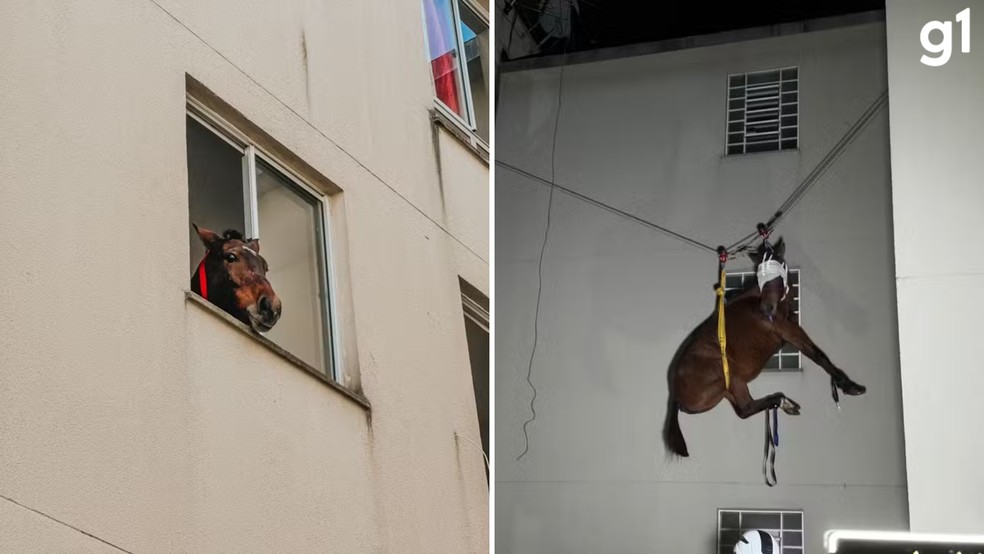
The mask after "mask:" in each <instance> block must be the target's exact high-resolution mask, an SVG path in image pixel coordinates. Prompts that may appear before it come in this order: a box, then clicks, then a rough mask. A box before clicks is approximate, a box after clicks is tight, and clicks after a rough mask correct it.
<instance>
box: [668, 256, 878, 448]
mask: <svg viewBox="0 0 984 554" xmlns="http://www.w3.org/2000/svg"><path fill="white" fill-rule="evenodd" d="M722 250H723V249H722ZM785 250H786V248H785V243H784V242H783V240H782V238H780V239H779V240H778V241H777V242H776V243H775V245H770V244H769V241H768V237H767V236H766V237H765V238H764V240H763V241H762V244H761V245H760V246H759V247H758V248H757V249H756V250H754V251H752V252H750V253H749V257H751V258H752V261H753V262H754V263H755V273H756V276H757V277H758V279H757V281H758V286H751V287H749V288H747V289H745V290H744V291H742V292H740V293H739V294H738V295H737V296H735V297H734V298H732V299H730V300H728V302H727V304H725V305H724V306H725V307H724V310H725V311H724V315H725V318H724V326H723V327H724V328H723V329H722V331H724V333H723V334H722V336H721V338H724V337H727V339H726V341H719V332H718V322H719V320H718V310H719V309H720V308H717V309H715V311H714V313H713V314H712V315H711V316H710V317H708V318H707V319H706V320H704V321H703V322H702V323H700V324H699V325H698V326H697V327H696V328H695V329H694V330H693V331H692V332H691V333H690V335H689V336H688V337H687V338H686V339H685V340H684V342H683V344H682V345H681V346H680V348H679V350H678V351H677V353H676V355H675V356H674V358H673V361H672V362H671V363H670V367H669V371H668V382H669V398H668V401H667V410H666V419H665V422H664V424H663V442H664V444H665V445H666V448H667V449H668V450H669V451H670V452H673V453H674V454H677V455H679V456H689V455H690V454H689V452H688V451H687V443H686V441H685V440H684V438H683V433H682V432H681V430H680V422H679V412H681V411H682V412H684V413H687V414H699V413H702V412H706V411H708V410H710V409H712V408H714V407H715V406H717V405H718V403H720V402H721V400H722V399H727V400H728V402H730V403H731V405H732V407H733V408H734V410H735V414H737V415H738V417H740V418H742V419H746V418H749V417H751V416H753V415H755V414H758V413H760V412H762V411H763V410H775V409H777V408H778V409H782V410H783V411H784V412H785V413H787V414H790V415H799V410H800V406H799V404H797V403H796V402H795V401H793V400H792V399H791V398H789V397H787V396H786V395H785V394H783V393H782V392H774V393H772V394H769V395H767V396H764V397H762V398H752V395H751V393H750V392H749V391H748V383H750V382H751V381H752V380H754V379H755V378H756V377H758V376H759V374H760V373H761V372H762V369H763V368H764V367H765V364H766V362H768V360H769V358H770V357H772V356H773V355H774V354H775V353H776V352H778V351H779V349H780V348H781V347H782V346H783V345H785V344H790V345H792V346H793V347H794V348H796V349H797V350H799V351H800V352H802V353H803V354H804V355H806V357H808V358H809V359H811V360H813V361H814V362H816V363H817V364H818V365H819V366H820V367H822V368H823V369H824V370H825V371H826V372H827V373H828V374H830V377H831V391H832V393H833V394H834V399H835V401H836V400H837V389H840V390H841V391H843V392H844V393H845V394H848V395H852V396H855V395H860V394H864V393H865V390H866V389H865V387H864V386H862V385H859V384H858V383H856V382H854V381H853V380H852V379H851V378H850V377H848V376H847V374H846V373H844V371H843V370H841V369H840V368H838V367H837V366H835V365H834V363H833V362H831V361H830V358H828V357H827V355H826V354H824V352H823V350H821V349H820V348H819V347H818V346H817V345H816V344H814V342H813V341H812V340H811V339H810V337H809V336H808V335H807V334H806V332H805V331H804V330H803V329H802V328H801V327H800V326H799V324H797V323H796V322H795V321H794V320H793V319H792V316H793V307H792V305H791V304H792V303H791V300H790V298H789V296H788V292H789V285H788V281H787V274H788V269H787V266H786V261H785V258H784V255H785ZM724 260H725V258H723V257H722V259H721V266H720V268H721V271H722V276H723V268H724V265H723V264H724ZM719 286H720V287H723V286H724V283H723V282H722V283H720V285H719ZM719 294H723V290H720V291H719ZM721 305H722V304H719V306H721ZM721 342H724V343H725V344H726V347H722V346H721ZM723 348H726V351H727V366H725V365H724V361H723V359H722V349H723Z"/></svg>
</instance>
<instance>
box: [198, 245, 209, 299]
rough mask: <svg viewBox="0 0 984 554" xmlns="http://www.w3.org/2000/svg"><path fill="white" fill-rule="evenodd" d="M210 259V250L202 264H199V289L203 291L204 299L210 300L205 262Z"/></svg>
mask: <svg viewBox="0 0 984 554" xmlns="http://www.w3.org/2000/svg"><path fill="white" fill-rule="evenodd" d="M207 258H208V250H206V251H205V256H204V257H203V258H202V261H201V263H200V264H198V288H200V289H201V291H202V298H204V299H205V300H208V278H207V277H206V276H205V260H206V259H207Z"/></svg>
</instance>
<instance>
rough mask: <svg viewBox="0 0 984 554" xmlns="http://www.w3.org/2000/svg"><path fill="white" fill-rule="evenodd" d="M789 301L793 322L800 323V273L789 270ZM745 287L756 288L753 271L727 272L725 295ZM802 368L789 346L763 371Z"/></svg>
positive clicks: (775, 356) (766, 365) (797, 354)
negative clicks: (791, 307)
mask: <svg viewBox="0 0 984 554" xmlns="http://www.w3.org/2000/svg"><path fill="white" fill-rule="evenodd" d="M787 276H788V277H789V300H790V302H792V304H793V321H795V322H796V323H799V322H800V271H799V269H793V268H790V269H789V273H788V275H787ZM746 286H756V287H757V286H758V283H757V282H756V278H755V272H754V271H734V272H729V273H728V275H727V278H726V279H725V282H724V292H725V294H727V293H729V292H731V291H742V290H745V287H746ZM802 368H803V364H802V359H801V357H800V352H799V350H796V349H795V348H793V347H792V346H791V345H789V344H784V345H782V348H780V349H779V352H777V353H776V354H775V355H773V356H772V357H771V358H769V361H768V362H766V364H765V371H800V370H802Z"/></svg>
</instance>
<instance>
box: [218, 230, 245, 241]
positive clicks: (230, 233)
mask: <svg viewBox="0 0 984 554" xmlns="http://www.w3.org/2000/svg"><path fill="white" fill-rule="evenodd" d="M222 238H224V239H225V240H233V239H235V240H241V241H243V242H245V241H246V239H245V238H243V234H242V233H240V232H239V231H237V230H235V229H226V230H225V232H224V233H222Z"/></svg>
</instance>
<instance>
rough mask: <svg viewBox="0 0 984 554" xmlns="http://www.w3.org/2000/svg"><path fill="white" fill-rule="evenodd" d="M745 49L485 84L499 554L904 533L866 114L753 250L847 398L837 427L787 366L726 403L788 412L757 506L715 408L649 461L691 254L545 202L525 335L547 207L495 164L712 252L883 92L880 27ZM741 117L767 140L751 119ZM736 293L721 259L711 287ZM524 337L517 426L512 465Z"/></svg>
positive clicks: (657, 237) (758, 452) (775, 37)
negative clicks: (781, 263)
mask: <svg viewBox="0 0 984 554" xmlns="http://www.w3.org/2000/svg"><path fill="white" fill-rule="evenodd" d="M807 30H809V32H805V31H807ZM757 32H758V36H753V35H754V33H752V34H750V33H747V32H743V33H741V34H740V35H735V36H733V37H732V38H731V39H730V40H721V37H716V40H717V41H718V42H717V43H714V44H711V43H708V44H701V43H700V41H694V42H692V43H688V42H687V41H676V42H674V44H677V45H681V44H683V45H686V44H692V45H693V46H694V47H684V48H678V47H674V48H673V49H669V50H667V51H663V52H659V53H652V54H646V55H634V56H631V57H629V56H618V55H617V54H615V53H613V52H612V51H609V52H607V53H606V57H605V58H600V57H599V58H597V59H594V60H592V61H586V62H584V63H575V64H568V65H563V63H562V61H561V60H559V59H550V58H545V59H544V60H541V61H539V62H537V61H533V62H530V61H525V62H523V63H522V64H519V62H517V63H516V64H514V65H513V66H511V67H510V66H509V65H508V64H506V65H504V66H503V67H502V68H501V76H502V82H501V83H500V96H499V100H498V101H499V105H498V113H497V123H496V130H497V133H496V161H497V167H496V198H495V202H496V224H497V225H496V228H497V235H496V239H497V240H496V249H497V250H496V269H495V271H496V286H497V290H498V291H499V293H500V294H499V298H498V302H497V316H498V320H497V321H498V323H497V326H496V328H497V340H496V360H497V370H496V377H495V378H496V408H497V412H496V413H497V414H498V418H497V427H496V439H497V441H496V445H497V447H496V451H497V453H498V455H497V471H496V486H497V489H496V490H497V495H496V529H495V533H496V544H497V547H498V548H500V549H502V551H504V552H601V551H605V552H718V551H720V552H730V551H731V550H730V546H729V545H728V544H727V541H728V540H729V539H728V537H727V536H726V535H727V529H729V528H732V527H734V524H733V523H729V521H728V519H729V518H730V517H732V516H731V515H727V514H723V512H719V511H721V510H724V511H740V510H747V511H750V512H749V513H757V511H786V512H787V513H788V515H784V516H780V517H783V518H786V517H788V518H789V519H788V520H785V519H784V520H782V521H783V523H782V524H783V525H785V523H786V522H787V521H788V522H790V523H791V524H795V525H791V526H790V527H789V528H788V529H787V530H789V531H790V532H789V534H788V535H787V536H785V539H786V540H785V543H784V547H788V548H789V549H788V550H784V552H802V551H804V548H805V551H806V552H811V551H819V549H820V548H821V547H822V541H823V536H822V534H823V532H824V531H825V530H827V529H832V528H839V527H843V528H878V529H900V530H904V529H908V509H907V483H906V463H905V446H904V441H903V423H902V413H901V384H900V370H899V354H898V352H899V345H898V336H897V333H898V323H897V315H896V294H895V288H894V284H895V282H894V279H893V277H894V275H895V267H894V257H893V225H892V188H891V171H890V160H889V140H888V137H889V126H888V117H889V116H888V110H887V108H885V107H882V108H881V109H880V110H879V111H878V112H877V113H876V114H875V116H874V117H873V118H872V119H871V120H870V123H869V124H868V125H867V126H866V127H865V128H864V129H863V131H862V132H860V133H858V134H857V136H856V137H854V139H853V140H852V141H851V142H850V143H849V144H848V145H847V146H846V147H845V148H844V150H843V152H842V153H841V154H840V156H839V157H838V158H837V159H836V161H835V162H834V163H833V165H831V166H830V167H829V169H827V171H826V172H825V173H824V174H823V176H822V178H821V180H820V181H819V182H818V183H817V184H816V185H815V186H814V187H813V188H812V189H811V190H810V192H809V193H808V195H807V196H806V197H804V199H803V200H802V201H801V202H800V203H799V204H798V205H797V206H796V207H795V209H794V210H793V211H791V212H790V213H789V214H788V215H787V217H786V218H785V219H784V220H783V222H782V223H781V225H780V227H779V228H778V229H777V231H776V236H774V237H773V238H777V237H778V236H780V235H781V236H782V237H783V239H784V240H785V242H786V245H787V248H786V258H787V261H788V263H789V265H790V267H791V268H792V269H794V270H797V271H798V278H799V282H798V290H795V291H794V292H795V293H796V294H797V295H798V308H799V317H800V322H801V324H802V326H803V328H804V329H805V330H806V332H807V333H809V334H810V336H811V337H812V338H813V339H814V340H815V341H816V343H817V344H818V345H819V346H820V347H821V348H823V349H824V351H825V352H826V353H827V354H828V355H829V356H830V358H831V359H832V360H833V361H834V363H835V364H837V365H838V366H840V367H842V368H843V369H844V370H845V371H846V372H847V373H848V374H849V375H850V376H851V377H852V378H854V379H855V380H857V381H858V382H859V383H862V384H864V385H865V386H867V388H868V389H867V393H866V394H865V395H863V396H859V397H844V396H842V397H841V399H840V404H841V406H840V409H838V408H837V407H836V406H835V404H834V403H833V401H832V399H831V395H830V387H829V377H828V376H827V374H826V373H825V372H823V370H821V369H820V368H819V367H817V366H816V364H814V363H813V362H811V361H809V360H808V359H806V358H805V357H799V356H795V355H791V356H790V357H789V359H786V358H783V359H782V360H776V361H775V365H776V366H777V367H781V368H782V370H781V371H769V372H766V373H763V374H762V375H761V376H760V377H759V378H758V379H756V380H755V381H753V382H752V383H751V385H750V388H751V391H752V394H753V396H755V397H761V396H765V395H767V394H769V393H772V392H777V391H781V392H784V393H786V394H787V395H788V396H789V397H790V398H792V399H794V400H796V401H797V402H799V403H800V404H801V405H802V415H800V416H798V417H791V416H786V415H785V414H782V413H780V414H779V416H780V420H779V427H780V443H779V447H778V452H777V459H776V471H777V474H778V484H777V485H776V486H775V487H771V488H770V487H768V486H766V484H765V483H764V481H763V476H762V454H763V442H764V436H763V435H764V432H763V426H764V422H763V417H764V416H762V415H757V416H755V417H754V418H751V419H748V420H740V419H738V418H737V417H736V416H735V414H734V411H733V410H732V408H731V406H729V405H728V404H727V402H723V403H722V404H721V405H719V406H717V407H716V408H715V409H714V410H712V411H710V412H708V413H704V414H700V415H685V414H684V415H681V427H682V429H683V433H684V435H685V437H686V439H687V442H688V445H689V447H690V457H689V458H687V459H672V458H670V457H668V456H667V455H666V454H665V453H664V447H663V444H662V441H661V429H662V425H663V417H664V414H665V409H666V397H667V385H666V371H667V367H668V365H669V363H670V360H671V358H672V357H673V354H674V352H675V351H676V349H677V347H678V346H679V345H680V343H681V342H682V341H683V340H684V338H685V337H686V336H687V334H688V333H689V332H690V330H691V329H692V328H693V327H694V326H695V325H697V324H698V323H699V322H700V321H702V320H703V319H704V318H706V317H707V316H708V315H710V314H711V312H712V310H713V302H714V300H715V297H714V291H713V289H712V285H713V284H714V283H715V281H716V279H717V274H716V268H717V259H716V256H715V255H714V254H713V253H709V252H705V251H702V250H700V249H696V248H693V247H692V246H691V245H688V244H686V243H683V242H680V241H678V240H675V239H673V238H672V237H668V236H666V235H665V234H662V233H660V232H658V231H656V230H654V229H651V228H647V227H646V226H644V225H640V224H639V223H638V222H635V221H632V220H630V219H627V218H624V217H620V216H618V215H616V214H613V213H611V212H610V211H607V210H604V209H600V208H599V207H598V206H596V205H592V204H590V203H586V202H584V201H583V200H582V199H579V198H578V197H577V196H575V195H573V194H571V193H568V192H566V191H563V190H560V189H554V192H553V199H552V211H551V214H550V215H551V217H550V222H549V233H548V238H547V243H546V250H545V254H544V255H543V262H542V268H541V273H540V277H541V278H542V288H541V289H540V302H539V314H538V316H537V314H536V311H535V310H534V306H535V305H536V303H537V289H538V267H539V258H540V252H541V246H542V244H543V240H544V233H545V229H547V218H546V214H547V206H548V202H549V198H550V187H549V186H548V185H546V184H544V182H542V181H538V180H537V179H533V178H530V177H529V176H526V175H523V174H522V173H521V172H517V171H515V170H513V169H511V168H509V167H506V166H505V165H502V164H500V163H499V162H502V163H503V164H508V165H510V166H513V167H515V168H518V169H520V170H521V171H522V172H527V173H530V174H533V175H535V176H536V177H537V178H539V179H543V180H546V181H553V182H555V183H557V184H559V185H562V186H564V187H566V188H568V189H570V190H571V191H573V192H574V193H576V194H580V195H584V196H587V197H590V198H592V199H595V200H597V201H600V202H603V203H605V204H607V205H610V206H613V207H616V208H618V209H620V210H624V211H626V212H628V213H631V214H633V215H635V216H638V217H640V218H643V219H645V220H648V221H651V222H654V223H656V224H658V225H662V226H665V227H667V228H669V229H671V230H673V231H675V232H677V233H680V234H682V235H685V236H687V237H692V238H694V239H696V240H698V241H700V242H703V243H705V244H709V245H711V246H717V245H718V244H730V243H732V242H734V241H736V240H738V239H739V238H740V237H743V236H745V235H747V234H748V233H749V232H754V230H755V225H756V223H758V222H760V221H765V220H767V219H768V218H769V217H770V216H771V215H772V214H773V212H774V211H775V210H776V208H777V207H778V206H779V205H780V204H781V203H782V202H783V201H784V200H785V199H786V198H787V197H788V195H789V194H790V193H791V192H792V191H793V190H794V189H795V188H796V187H797V186H798V185H799V184H800V183H801V182H802V181H803V180H804V179H806V178H807V177H808V175H809V174H810V172H811V171H813V170H814V168H815V167H816V166H817V165H818V164H819V163H820V162H821V161H822V160H824V158H825V157H826V156H827V154H828V153H829V152H830V151H831V149H832V148H833V147H834V146H835V145H836V144H837V143H838V141H839V140H840V139H841V138H842V137H843V136H844V135H845V133H846V132H847V131H848V130H849V129H850V128H851V126H852V124H853V123H854V122H855V121H856V120H858V118H859V117H860V116H861V115H862V114H863V113H865V111H866V110H868V109H869V108H870V107H872V106H873V105H874V104H875V102H876V101H877V99H878V98H879V97H880V96H882V95H884V94H885V92H886V89H887V86H888V78H887V74H886V46H885V44H886V28H885V24H884V14H883V13H877V14H867V15H866V16H865V17H846V18H839V19H834V20H827V21H823V22H821V23H818V22H813V23H811V24H809V25H803V26H801V27H796V26H791V27H790V26H787V27H786V28H782V29H776V28H770V29H760V30H758V31H757ZM635 51H636V52H638V51H639V49H638V48H636V49H635ZM770 87H771V88H770ZM769 90H771V91H772V93H770V92H769ZM770 94H772V96H769V95H770ZM766 97H769V98H771V100H772V101H774V102H775V104H774V107H775V112H774V113H773V114H772V115H771V116H768V117H765V116H762V115H761V113H758V109H757V108H756V109H753V108H754V107H755V106H757V105H758V104H757V102H759V99H760V98H766ZM753 104H754V105H755V106H753ZM765 104H768V102H765ZM558 113H559V115H558ZM756 118H759V119H756ZM770 121H771V122H772V123H774V126H772V127H770V126H769V122H770ZM555 137H556V138H555ZM749 269H751V263H750V262H749V261H748V260H747V259H743V260H742V259H739V260H736V261H734V262H730V263H729V265H728V270H729V271H731V272H735V273H736V274H737V273H738V272H741V271H747V270H749ZM507 291H508V294H507ZM537 321H538V326H537V327H536V329H534V325H535V324H536V323H535V322H537ZM534 332H536V336H537V340H538V342H537V347H536V355H535V357H534V358H533V361H532V371H531V375H530V380H531V381H532V383H533V385H534V386H535V388H536V403H535V408H536V418H535V419H534V420H533V421H532V422H531V423H530V424H529V425H528V426H527V431H528V433H529V435H528V436H529V443H528V446H529V451H528V452H527V453H526V454H525V455H523V456H522V457H519V456H520V454H522V453H523V452H524V449H525V448H526V446H527V443H526V438H525V436H524V432H523V425H524V422H525V421H526V420H528V419H529V418H530V416H531V411H530V400H531V397H532V396H533V390H531V388H530V386H529V384H528V383H527V376H528V368H529V364H530V356H531V350H532V348H533V337H534ZM517 457H519V459H518V460H517V459H516V458H517ZM769 525H771V524H769ZM794 526H798V528H796V529H792V527H794ZM719 530H722V532H720V533H719ZM733 538H734V537H732V539H733ZM797 543H798V544H797Z"/></svg>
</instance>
